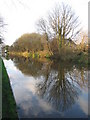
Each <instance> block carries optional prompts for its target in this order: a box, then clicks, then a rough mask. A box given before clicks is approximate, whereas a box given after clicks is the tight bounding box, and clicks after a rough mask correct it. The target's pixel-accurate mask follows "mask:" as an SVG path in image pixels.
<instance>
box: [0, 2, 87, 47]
mask: <svg viewBox="0 0 90 120" xmlns="http://www.w3.org/2000/svg"><path fill="white" fill-rule="evenodd" d="M19 1H21V3H20V2H19ZM88 1H89V0H0V15H1V16H2V17H3V18H4V21H5V23H7V24H8V25H7V26H6V32H4V37H5V43H6V44H8V45H11V44H12V43H13V42H14V41H15V40H16V39H17V38H18V37H20V36H21V35H22V34H24V33H32V32H36V26H35V23H36V22H37V20H38V19H39V18H40V17H42V16H46V15H47V14H48V11H50V10H51V9H52V8H53V7H54V6H55V4H56V3H60V4H61V3H62V2H63V3H66V4H68V5H70V6H71V7H72V9H73V10H74V11H75V13H76V15H77V16H79V19H80V21H81V23H82V27H83V30H84V31H87V30H88ZM23 4H24V5H23Z"/></svg>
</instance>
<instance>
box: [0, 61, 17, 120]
mask: <svg viewBox="0 0 90 120" xmlns="http://www.w3.org/2000/svg"><path fill="white" fill-rule="evenodd" d="M0 60H1V59H0ZM2 118H3V119H6V118H12V119H14V118H15V119H16V120H17V119H18V115H17V111H16V103H15V99H14V97H13V93H12V89H11V86H10V80H9V77H8V74H7V71H6V68H5V66H4V63H3V61H2Z"/></svg>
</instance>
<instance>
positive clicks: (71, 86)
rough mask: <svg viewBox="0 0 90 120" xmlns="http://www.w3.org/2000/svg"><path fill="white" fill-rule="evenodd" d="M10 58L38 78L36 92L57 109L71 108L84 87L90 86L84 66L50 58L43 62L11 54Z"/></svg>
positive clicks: (16, 64)
mask: <svg viewBox="0 0 90 120" xmlns="http://www.w3.org/2000/svg"><path fill="white" fill-rule="evenodd" d="M10 59H11V60H12V61H13V62H14V64H15V66H16V67H17V68H18V69H19V70H20V71H21V72H22V73H23V74H25V75H28V76H33V77H35V78H38V81H37V83H36V85H35V87H36V88H37V92H36V94H37V95H38V96H39V97H40V98H41V99H44V100H45V101H46V102H47V103H49V104H50V105H51V106H53V108H54V109H55V110H57V111H60V112H65V111H66V110H69V109H71V108H72V106H73V105H74V104H75V103H76V101H77V100H78V99H79V95H81V93H82V89H84V90H86V89H87V88H88V75H87V71H88V69H87V68H85V67H83V66H77V65H74V64H72V63H68V62H67V63H66V62H64V63H63V62H60V61H50V60H49V61H48V60H46V61H45V62H41V61H39V60H35V59H34V60H32V59H30V58H24V57H13V56H11V57H10ZM74 112H75V111H74Z"/></svg>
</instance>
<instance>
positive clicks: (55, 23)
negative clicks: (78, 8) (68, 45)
mask: <svg viewBox="0 0 90 120" xmlns="http://www.w3.org/2000/svg"><path fill="white" fill-rule="evenodd" d="M49 24H50V27H51V28H52V31H53V33H54V34H55V35H56V37H58V42H59V45H60V47H61V46H63V45H64V42H65V40H67V39H71V40H72V39H75V37H76V35H78V33H79V32H80V28H79V25H80V23H79V21H78V17H76V15H75V13H74V12H73V11H72V9H71V7H70V6H68V5H64V4H62V6H60V5H59V6H56V7H55V8H54V10H53V11H52V13H50V14H49Z"/></svg>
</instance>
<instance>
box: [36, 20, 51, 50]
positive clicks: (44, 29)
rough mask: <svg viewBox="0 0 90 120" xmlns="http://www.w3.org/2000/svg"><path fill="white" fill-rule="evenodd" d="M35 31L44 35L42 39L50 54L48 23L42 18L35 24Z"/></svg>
mask: <svg viewBox="0 0 90 120" xmlns="http://www.w3.org/2000/svg"><path fill="white" fill-rule="evenodd" d="M37 29H38V31H39V32H40V33H41V34H43V35H44V37H43V38H44V42H45V43H46V44H47V48H48V50H49V51H50V52H51V50H50V45H49V35H50V30H49V26H48V21H47V20H45V19H43V18H41V19H39V21H38V22H37Z"/></svg>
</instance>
